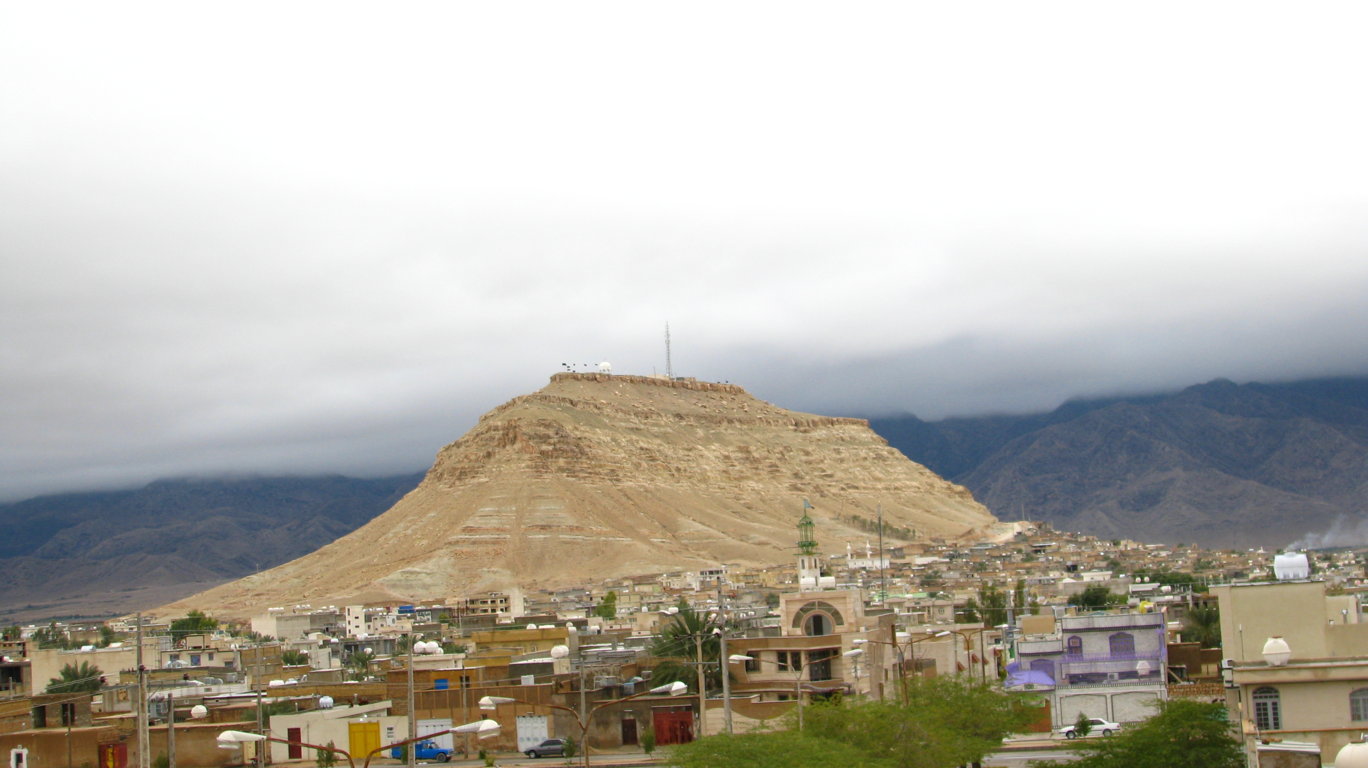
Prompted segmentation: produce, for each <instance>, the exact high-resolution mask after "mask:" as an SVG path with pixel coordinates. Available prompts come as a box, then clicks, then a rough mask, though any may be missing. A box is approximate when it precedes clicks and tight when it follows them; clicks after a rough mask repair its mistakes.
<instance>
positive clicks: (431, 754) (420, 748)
mask: <svg viewBox="0 0 1368 768" xmlns="http://www.w3.org/2000/svg"><path fill="white" fill-rule="evenodd" d="M413 756H414V757H416V758H418V759H419V760H436V761H437V762H439V763H445V762H447V761H448V760H450V759H451V750H449V749H443V748H441V747H439V746H437V742H435V741H420V742H418V745H417V746H415V747H414V748H413ZM390 757H393V758H395V759H396V760H398V759H402V758H403V757H404V748H403V747H395V748H394V749H391V750H390Z"/></svg>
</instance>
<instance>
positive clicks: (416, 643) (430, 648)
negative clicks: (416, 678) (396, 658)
mask: <svg viewBox="0 0 1368 768" xmlns="http://www.w3.org/2000/svg"><path fill="white" fill-rule="evenodd" d="M408 646H409V647H408V652H409V653H408V700H407V703H408V736H409V741H411V742H412V741H417V740H418V716H417V712H416V711H415V709H414V704H413V655H414V654H415V653H421V654H423V655H425V656H426V655H430V654H434V653H441V651H442V646H441V644H439V643H436V642H431V643H429V642H427V641H425V640H414V639H413V635H408ZM404 752H405V762H406V763H407V764H408V768H415V766H417V764H418V757H417V754H416V752H415V750H412V749H406V750H404Z"/></svg>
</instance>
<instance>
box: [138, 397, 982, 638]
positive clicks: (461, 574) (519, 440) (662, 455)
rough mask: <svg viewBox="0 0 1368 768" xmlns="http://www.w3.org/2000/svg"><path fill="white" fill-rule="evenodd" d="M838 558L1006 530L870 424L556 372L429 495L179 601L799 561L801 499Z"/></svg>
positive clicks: (301, 596) (460, 443) (456, 454)
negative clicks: (891, 533)
mask: <svg viewBox="0 0 1368 768" xmlns="http://www.w3.org/2000/svg"><path fill="white" fill-rule="evenodd" d="M804 498H807V499H809V500H810V501H811V502H812V504H813V505H814V507H815V509H814V510H813V512H812V514H813V517H814V519H815V520H816V521H817V522H818V531H819V534H820V535H819V537H818V538H819V541H821V542H822V543H823V545H824V546H823V548H824V549H826V550H827V551H838V550H841V549H843V542H844V541H855V542H860V543H863V542H864V541H865V540H866V539H867V538H868V537H869V535H870V534H869V533H868V530H866V529H865V528H864V526H872V523H873V521H874V519H875V515H876V509H877V508H878V507H879V505H882V507H883V512H884V519H885V521H886V523H887V526H888V527H890V528H891V527H897V528H902V529H911V530H912V531H914V532H915V535H916V536H918V537H932V536H939V537H946V538H955V537H961V536H966V535H971V534H973V533H974V532H976V531H981V530H983V529H984V528H986V527H987V526H989V525H991V524H992V523H994V522H995V520H994V518H993V517H992V516H991V515H990V514H989V513H988V511H987V509H985V508H984V507H983V505H981V504H979V503H978V502H976V501H975V500H974V499H973V497H972V496H971V495H970V493H969V492H968V491H967V490H965V489H964V488H963V487H961V486H958V485H954V484H953V483H950V482H947V481H946V480H943V479H942V478H940V477H938V476H936V475H935V474H933V473H932V472H931V471H929V470H927V469H926V468H925V467H923V466H921V465H919V464H915V463H913V462H912V461H910V460H909V459H907V458H906V457H904V456H903V455H902V454H901V453H899V452H898V451H896V450H894V449H893V448H891V447H889V446H888V444H887V443H886V442H885V441H884V440H883V439H882V438H880V437H879V436H877V435H876V434H874V432H873V431H871V430H870V429H869V425H868V423H867V422H866V421H864V420H863V419H848V418H829V417H824V416H814V415H810V414H803V413H795V412H792V411H786V410H783V409H781V408H777V407H775V406H773V405H770V404H768V403H764V402H761V401H759V400H757V399H755V398H754V397H752V396H750V395H749V394H747V393H746V391H745V390H743V389H742V388H740V387H737V386H734V385H730V384H713V383H705V382H697V381H669V380H665V379H657V378H646V377H634V376H611V375H606V374H575V373H561V374H556V375H555V376H553V377H552V378H551V382H550V384H549V385H548V386H546V387H545V388H543V389H542V390H540V391H538V392H536V393H534V394H531V395H527V396H524V397H519V398H516V399H514V400H512V401H510V402H508V403H506V404H504V405H502V406H500V407H498V408H496V409H494V410H493V411H490V412H489V413H487V414H485V416H483V417H482V418H481V419H480V421H479V423H478V424H477V425H476V426H475V427H474V428H473V429H471V431H470V432H469V433H467V434H466V435H465V436H464V437H462V438H461V439H460V440H457V441H456V442H455V443H452V444H451V445H448V446H446V447H445V448H443V449H442V450H441V452H440V453H439V454H438V456H437V460H436V462H435V463H434V464H433V466H432V468H431V469H430V470H429V471H428V473H427V477H426V478H425V479H424V480H423V482H422V483H421V484H419V486H418V488H416V489H415V490H414V491H412V492H411V493H409V494H408V495H407V496H405V497H404V498H403V499H402V500H400V501H399V502H398V503H397V504H395V505H394V507H393V508H391V509H390V510H389V511H387V512H385V513H384V514H382V515H380V516H379V517H377V518H375V519H374V520H372V521H371V522H370V523H368V524H366V525H365V526H363V527H361V528H359V529H357V530H356V531H353V532H352V533H350V534H348V535H346V536H344V537H342V538H341V539H338V540H337V541H334V542H333V543H331V544H328V545H326V546H324V547H323V548H321V549H319V550H318V551H316V552H314V553H312V554H309V555H306V556H304V557H301V558H299V559H297V560H294V561H292V562H289V563H286V564H284V565H281V566H278V567H276V568H273V569H271V570H269V571H264V572H262V573H259V574H255V575H253V576H249V577H247V578H244V579H241V580H239V581H236V582H232V583H229V584H225V585H223V586H220V587H217V588H215V589H212V590H209V591H207V592H203V593H200V594H198V595H195V596H193V597H191V598H188V599H186V600H183V601H180V602H178V603H175V604H173V605H171V606H167V607H166V608H165V609H164V611H163V612H166V613H172V612H179V611H184V610H186V609H188V608H192V607H193V608H200V609H204V610H208V611H210V612H212V613H213V614H214V615H216V616H223V617H231V616H245V615H249V614H251V613H252V612H254V611H257V610H262V609H264V608H265V607H267V606H276V605H290V604H295V603H301V602H304V603H311V604H313V605H322V604H333V605H341V604H344V603H349V602H350V603H355V602H387V601H390V602H393V601H410V600H413V601H426V600H440V599H443V598H447V597H452V596H459V595H464V594H474V593H478V592H482V591H488V590H495V589H502V588H506V587H511V586H514V585H521V586H523V587H549V586H557V585H569V584H575V583H582V582H585V581H590V580H596V579H602V578H605V577H609V576H617V575H634V574H644V573H654V572H662V571H667V570H674V569H685V568H690V569H692V568H698V567H706V566H712V565H715V564H717V563H733V564H753V565H764V564H770V563H776V562H785V561H787V560H788V559H789V558H790V557H792V555H793V552H794V548H795V541H796V531H795V528H794V525H795V523H796V522H797V519H798V517H799V516H801V514H802V500H803V499H804Z"/></svg>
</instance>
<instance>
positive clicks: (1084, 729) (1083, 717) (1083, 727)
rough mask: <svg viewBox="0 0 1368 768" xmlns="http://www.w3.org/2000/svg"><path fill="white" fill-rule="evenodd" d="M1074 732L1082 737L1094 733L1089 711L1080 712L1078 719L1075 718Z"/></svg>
mask: <svg viewBox="0 0 1368 768" xmlns="http://www.w3.org/2000/svg"><path fill="white" fill-rule="evenodd" d="M1074 733H1075V734H1077V735H1078V738H1080V739H1081V738H1083V737H1084V736H1087V735H1088V734H1090V733H1092V718H1090V717H1088V713H1087V712H1079V713H1078V719H1077V720H1074Z"/></svg>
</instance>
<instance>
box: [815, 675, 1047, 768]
mask: <svg viewBox="0 0 1368 768" xmlns="http://www.w3.org/2000/svg"><path fill="white" fill-rule="evenodd" d="M906 690H907V704H905V705H904V704H902V703H900V702H896V701H870V702H861V703H859V704H847V705H844V706H833V705H826V704H819V705H816V706H813V707H810V708H809V709H808V710H807V713H806V714H805V715H804V719H805V729H806V730H805V731H804V733H805V734H807V735H810V736H814V737H819V738H825V739H829V740H831V741H835V742H840V743H843V744H848V745H851V746H854V747H857V748H858V749H860V751H861V752H863V753H864V754H865V756H866V757H867V758H868V759H870V760H873V761H889V764H891V765H896V766H899V768H945V767H946V766H956V765H962V764H965V763H973V762H979V761H981V760H983V758H984V757H985V756H987V755H988V754H989V753H991V752H993V751H994V750H996V749H998V748H999V747H1001V746H1002V741H1003V739H1005V738H1006V737H1007V735H1008V734H1010V733H1013V732H1016V731H1018V730H1020V729H1022V728H1024V727H1025V726H1026V724H1027V723H1029V722H1030V721H1031V720H1032V719H1033V717H1034V713H1033V711H1032V709H1031V707H1030V706H1029V702H1028V701H1027V700H1025V699H1022V698H1020V697H1017V696H1011V695H1008V694H1005V693H1003V692H1001V691H999V690H996V689H994V688H992V687H990V686H987V685H982V684H979V683H976V682H974V681H972V680H969V679H967V678H960V677H951V676H946V677H937V678H924V679H923V678H914V679H912V680H909V681H907V685H906ZM863 764H870V763H868V762H866V763H863Z"/></svg>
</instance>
